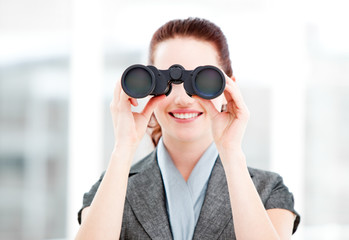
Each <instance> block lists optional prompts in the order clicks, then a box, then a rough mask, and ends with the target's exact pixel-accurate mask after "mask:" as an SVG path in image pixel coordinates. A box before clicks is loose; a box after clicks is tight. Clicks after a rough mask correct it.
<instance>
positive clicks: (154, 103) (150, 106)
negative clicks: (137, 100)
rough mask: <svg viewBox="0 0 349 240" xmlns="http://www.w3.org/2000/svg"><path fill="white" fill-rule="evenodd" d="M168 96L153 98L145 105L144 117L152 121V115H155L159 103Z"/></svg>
mask: <svg viewBox="0 0 349 240" xmlns="http://www.w3.org/2000/svg"><path fill="white" fill-rule="evenodd" d="M165 98H166V96H165V95H160V96H156V97H152V98H151V99H150V100H149V101H148V103H147V104H146V105H145V107H144V109H143V111H142V115H143V116H144V117H145V118H146V119H148V120H149V119H150V117H151V114H152V113H153V111H154V109H155V108H156V106H157V105H158V104H159V102H160V101H161V100H163V99H165Z"/></svg>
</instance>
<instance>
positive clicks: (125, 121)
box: [110, 80, 165, 150]
mask: <svg viewBox="0 0 349 240" xmlns="http://www.w3.org/2000/svg"><path fill="white" fill-rule="evenodd" d="M164 98H165V95H160V96H156V97H152V98H151V99H150V100H149V101H148V103H147V104H146V106H145V107H144V109H143V111H142V112H140V113H137V112H132V111H131V104H132V105H133V106H138V102H137V99H134V98H131V97H129V96H128V95H127V94H126V93H125V92H124V91H123V90H122V88H121V81H120V80H119V81H118V82H117V83H116V86H115V89H114V97H113V99H112V101H111V103H110V111H111V114H112V119H113V126H114V136H115V146H125V147H131V148H132V149H133V150H136V148H137V147H138V144H139V142H140V141H141V139H142V138H143V136H144V134H145V132H146V129H147V126H148V123H149V120H150V117H151V115H152V113H153V111H154V109H155V107H156V106H157V104H158V103H159V101H161V100H162V99H164Z"/></svg>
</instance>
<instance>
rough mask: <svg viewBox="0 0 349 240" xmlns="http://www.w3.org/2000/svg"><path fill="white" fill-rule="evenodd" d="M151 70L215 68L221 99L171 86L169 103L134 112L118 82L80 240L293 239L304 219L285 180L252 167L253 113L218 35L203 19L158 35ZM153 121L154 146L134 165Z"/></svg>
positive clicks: (177, 23) (164, 99)
mask: <svg viewBox="0 0 349 240" xmlns="http://www.w3.org/2000/svg"><path fill="white" fill-rule="evenodd" d="M149 63H150V64H151V65H154V66H156V67H157V68H158V69H168V68H169V67H170V66H172V65H173V64H180V65H182V66H183V67H184V68H185V69H187V70H193V69H195V68H196V67H198V66H205V65H213V66H216V67H218V68H220V69H221V70H222V71H223V72H224V77H225V81H226V86H225V89H224V93H223V94H221V95H220V96H219V97H217V98H214V99H212V100H207V99H203V98H200V97H198V96H192V97H190V96H188V94H187V93H186V91H185V89H184V88H183V84H178V85H174V84H173V85H172V92H171V93H170V94H169V95H168V96H164V95H161V96H156V97H152V98H151V99H150V100H149V102H148V103H147V104H146V106H145V108H144V110H143V111H142V112H141V113H135V112H132V111H131V105H133V106H137V105H138V102H137V100H136V99H134V98H130V97H129V96H128V95H127V94H125V92H124V91H123V90H122V88H121V84H120V81H119V82H117V84H116V86H115V89H114V97H113V99H112V102H111V104H110V111H111V114H112V119H113V124H114V135H115V145H114V150H113V152H112V153H111V157H110V161H109V165H108V167H107V169H106V171H105V172H104V173H103V174H102V176H101V178H100V179H99V180H98V181H97V182H96V184H95V185H93V186H92V188H91V189H90V191H89V192H87V193H86V194H85V195H84V199H83V207H82V209H81V210H80V211H79V213H78V219H79V222H80V223H81V227H80V229H79V232H78V234H77V236H76V239H116V238H120V239H183V240H187V239H239V240H245V239H258V240H261V239H265V240H272V239H290V238H291V235H292V233H294V232H295V231H296V229H297V226H298V223H299V219H300V217H299V215H298V214H297V212H296V211H295V210H294V202H293V195H292V193H290V192H289V190H288V188H287V187H286V186H285V185H284V183H283V181H282V178H281V177H280V176H279V175H278V174H276V173H272V172H268V171H262V170H258V169H253V168H249V167H247V165H246V160H245V155H244V153H243V151H242V149H241V142H242V139H243V136H244V132H245V128H246V125H247V122H248V119H249V111H248V109H247V107H246V105H245V102H244V100H243V97H242V95H241V92H240V90H239V86H238V83H237V81H236V80H235V77H234V76H233V73H232V68H231V63H230V58H229V51H228V46H227V42H226V38H225V36H224V35H223V33H222V31H221V30H220V28H219V27H218V26H216V25H215V24H213V23H212V22H210V21H208V20H205V19H198V18H188V19H184V20H173V21H170V22H168V23H166V24H164V25H163V26H161V27H160V28H159V29H158V30H157V31H156V32H155V33H154V35H153V38H152V40H151V43H150V51H149ZM150 119H152V121H151V125H152V128H151V130H152V134H151V137H152V140H153V142H154V144H155V145H156V148H155V149H154V151H153V152H152V153H151V154H150V155H148V156H147V157H145V158H144V159H142V160H141V161H139V162H138V163H137V164H135V165H134V166H131V163H132V160H133V156H134V153H135V151H136V148H137V147H138V145H139V143H140V141H141V139H142V137H143V136H144V134H145V133H146V130H147V127H148V125H149V121H150Z"/></svg>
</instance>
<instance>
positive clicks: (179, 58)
mask: <svg viewBox="0 0 349 240" xmlns="http://www.w3.org/2000/svg"><path fill="white" fill-rule="evenodd" d="M173 64H180V65H182V66H183V67H184V68H185V69H187V70H193V69H194V68H196V67H198V66H203V65H214V66H217V67H219V65H218V54H217V51H216V49H215V47H214V45H213V44H212V43H209V42H207V41H202V40H198V39H195V38H187V37H176V38H171V39H168V40H166V41H163V42H161V43H159V44H158V46H157V47H156V50H155V53H154V65H155V66H156V67H157V68H159V69H168V68H169V67H170V66H171V65H173Z"/></svg>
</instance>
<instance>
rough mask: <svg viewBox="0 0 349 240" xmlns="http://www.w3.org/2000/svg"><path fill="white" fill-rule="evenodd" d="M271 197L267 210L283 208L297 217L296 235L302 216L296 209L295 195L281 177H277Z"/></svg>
mask: <svg viewBox="0 0 349 240" xmlns="http://www.w3.org/2000/svg"><path fill="white" fill-rule="evenodd" d="M272 186H273V187H272V189H271V192H270V195H269V197H268V198H267V200H266V202H265V204H264V207H265V209H273V208H281V209H287V210H289V211H291V212H293V213H294V214H295V215H296V218H295V220H294V224H293V232H292V233H295V232H296V230H297V227H298V225H299V222H300V215H299V214H298V213H297V212H296V210H295V209H294V198H293V194H292V193H291V192H290V191H289V190H288V188H287V186H286V185H285V184H284V182H283V179H282V177H281V176H280V175H277V177H276V179H275V181H274V183H273V184H272Z"/></svg>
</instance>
